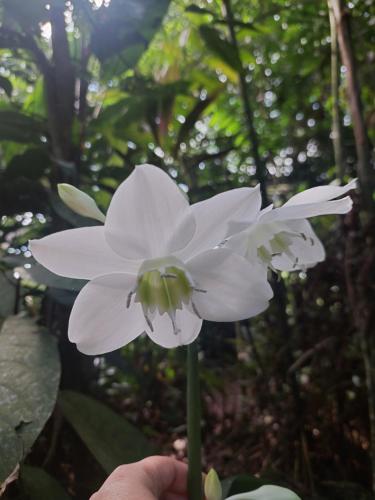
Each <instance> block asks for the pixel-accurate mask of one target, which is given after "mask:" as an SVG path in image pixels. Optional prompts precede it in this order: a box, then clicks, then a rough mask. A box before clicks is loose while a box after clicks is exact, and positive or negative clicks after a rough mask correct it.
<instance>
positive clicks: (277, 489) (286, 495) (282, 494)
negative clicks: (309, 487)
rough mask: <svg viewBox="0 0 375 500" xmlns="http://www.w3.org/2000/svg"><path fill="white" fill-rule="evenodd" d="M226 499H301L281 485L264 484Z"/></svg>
mask: <svg viewBox="0 0 375 500" xmlns="http://www.w3.org/2000/svg"><path fill="white" fill-rule="evenodd" d="M226 500H301V499H300V497H299V496H297V495H296V494H295V493H293V491H291V490H288V489H286V488H282V487H281V486H273V485H266V486H261V487H260V488H258V489H257V490H254V491H248V492H246V493H239V494H238V495H232V496H230V497H228V498H227V499H226Z"/></svg>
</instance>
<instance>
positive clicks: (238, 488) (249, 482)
mask: <svg viewBox="0 0 375 500" xmlns="http://www.w3.org/2000/svg"><path fill="white" fill-rule="evenodd" d="M221 484H222V488H223V496H224V498H226V497H227V496H230V495H237V494H239V493H244V492H246V491H252V490H256V489H257V488H260V487H261V486H263V485H264V484H265V481H264V480H262V479H259V478H258V477H255V476H249V475H247V474H239V475H238V476H232V477H228V478H227V479H224V480H223V481H222V483H221Z"/></svg>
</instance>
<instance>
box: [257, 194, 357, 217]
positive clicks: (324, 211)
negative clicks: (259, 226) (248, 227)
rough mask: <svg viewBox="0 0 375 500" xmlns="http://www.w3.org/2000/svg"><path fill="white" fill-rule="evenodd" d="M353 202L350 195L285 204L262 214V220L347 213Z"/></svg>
mask: <svg viewBox="0 0 375 500" xmlns="http://www.w3.org/2000/svg"><path fill="white" fill-rule="evenodd" d="M352 206H353V202H352V200H351V198H350V196H346V197H345V198H342V199H341V200H335V201H323V202H319V203H309V204H306V205H283V206H282V207H280V208H275V209H274V210H271V211H270V212H267V213H265V214H264V215H262V216H261V218H260V220H259V221H260V222H262V223H264V222H272V221H276V220H277V221H282V220H297V219H306V218H308V217H316V216H317V215H329V214H346V213H347V212H349V211H350V210H351V208H352Z"/></svg>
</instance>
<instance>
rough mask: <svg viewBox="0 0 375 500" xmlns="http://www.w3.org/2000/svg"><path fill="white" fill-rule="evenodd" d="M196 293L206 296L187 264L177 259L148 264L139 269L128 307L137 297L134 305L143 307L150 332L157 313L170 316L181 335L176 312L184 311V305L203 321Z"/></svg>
mask: <svg viewBox="0 0 375 500" xmlns="http://www.w3.org/2000/svg"><path fill="white" fill-rule="evenodd" d="M194 291H198V292H205V290H200V289H197V288H196V287H195V285H194V282H193V280H192V278H191V276H190V274H189V272H188V271H187V270H186V268H185V266H184V264H183V263H182V262H181V261H179V260H178V259H176V258H175V257H167V258H164V259H152V260H147V261H144V262H143V264H142V265H141V267H140V269H139V272H138V277H137V285H136V287H135V289H134V290H132V291H131V292H130V293H129V295H128V300H127V307H129V306H130V303H131V299H132V296H133V295H135V299H134V301H135V302H138V303H140V304H141V306H142V309H143V314H144V316H145V319H146V322H147V324H148V326H149V328H150V330H151V331H153V325H152V319H153V317H154V315H155V313H156V312H158V313H159V314H160V315H162V314H164V313H167V314H168V315H169V317H170V318H171V321H172V325H173V331H174V333H175V334H177V333H179V331H180V330H179V329H178V328H177V325H176V311H177V310H182V309H183V306H184V305H185V306H187V307H189V309H191V310H192V311H193V312H194V313H195V314H196V315H197V316H198V317H200V316H199V313H198V311H197V309H196V307H195V305H194V302H193V300H192V295H193V292H194Z"/></svg>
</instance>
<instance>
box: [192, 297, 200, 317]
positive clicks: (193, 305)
mask: <svg viewBox="0 0 375 500" xmlns="http://www.w3.org/2000/svg"><path fill="white" fill-rule="evenodd" d="M191 307H192V309H193V311H194V313H195V315H196V316H198V318H199V319H202V316H201V315H200V314H199V311H198V309H197V306H196V305H195V304H194V302H193V301H191Z"/></svg>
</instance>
